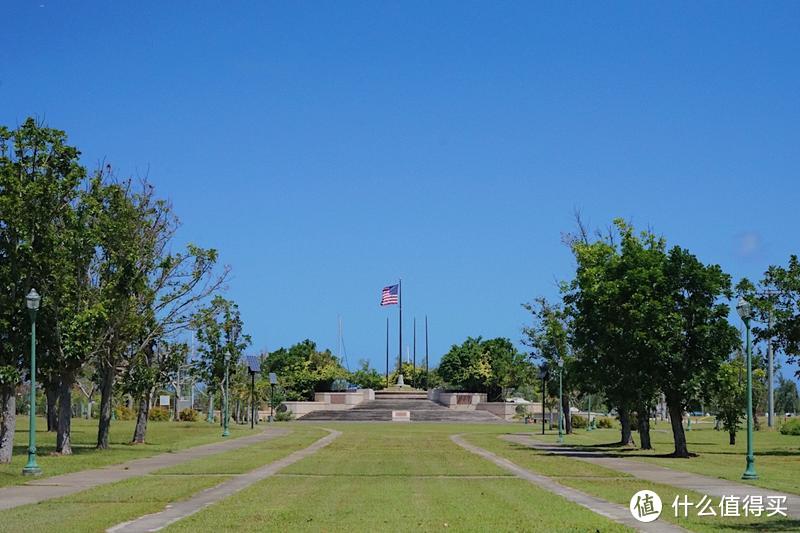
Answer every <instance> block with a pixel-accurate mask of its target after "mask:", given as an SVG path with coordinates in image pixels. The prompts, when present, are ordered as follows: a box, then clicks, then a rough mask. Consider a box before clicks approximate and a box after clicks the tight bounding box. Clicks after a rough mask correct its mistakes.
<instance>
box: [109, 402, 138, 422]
mask: <svg viewBox="0 0 800 533" xmlns="http://www.w3.org/2000/svg"><path fill="white" fill-rule="evenodd" d="M114 418H116V419H117V420H133V419H134V418H136V411H134V410H133V409H131V408H129V407H125V406H124V405H120V406H119V407H115V408H114Z"/></svg>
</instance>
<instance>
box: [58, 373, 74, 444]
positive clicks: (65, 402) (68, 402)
mask: <svg viewBox="0 0 800 533" xmlns="http://www.w3.org/2000/svg"><path fill="white" fill-rule="evenodd" d="M71 431H72V376H71V375H70V374H64V375H62V376H61V382H60V383H59V385H58V433H57V434H56V452H57V453H60V454H61V455H72V440H71V438H70V433H71Z"/></svg>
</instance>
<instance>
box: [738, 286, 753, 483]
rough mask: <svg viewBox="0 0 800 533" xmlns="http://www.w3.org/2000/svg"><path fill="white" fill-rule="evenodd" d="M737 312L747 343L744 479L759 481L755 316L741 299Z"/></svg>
mask: <svg viewBox="0 0 800 533" xmlns="http://www.w3.org/2000/svg"><path fill="white" fill-rule="evenodd" d="M736 312H737V313H739V316H740V317H741V318H742V321H743V322H744V328H745V331H746V332H747V333H746V342H747V346H746V349H747V468H745V471H744V474H742V479H758V474H756V458H755V457H754V455H753V364H752V355H751V352H750V319H751V318H752V316H753V312H752V309H751V307H750V303H749V302H748V301H747V300H745V299H744V297H739V302H738V303H737V304H736Z"/></svg>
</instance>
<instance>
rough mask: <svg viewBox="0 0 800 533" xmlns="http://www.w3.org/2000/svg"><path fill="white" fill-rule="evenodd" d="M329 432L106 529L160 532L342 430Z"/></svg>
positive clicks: (298, 457) (307, 452) (324, 443)
mask: <svg viewBox="0 0 800 533" xmlns="http://www.w3.org/2000/svg"><path fill="white" fill-rule="evenodd" d="M326 431H328V432H329V434H328V435H326V436H324V437H322V438H321V439H319V440H318V441H316V442H315V443H314V444H312V445H311V446H309V447H307V448H303V449H302V450H298V451H296V452H294V453H292V454H289V455H287V456H286V457H284V458H283V459H278V460H277V461H275V462H272V463H270V464H268V465H265V466H262V467H261V468H257V469H256V470H252V471H250V472H248V473H246V474H243V475H240V476H237V477H235V478H233V479H231V480H229V481H226V482H224V483H220V484H219V485H217V486H216V487H211V488H210V489H206V490H204V491H201V492H199V493H197V494H195V495H194V496H193V497H191V498H189V499H188V500H184V501H181V502H176V503H173V504H170V505H168V506H167V508H166V509H164V510H163V511H161V512H159V513H155V514H149V515H145V516H142V517H140V518H137V519H136V520H131V521H130V522H123V523H122V524H118V525H116V526H114V527H112V528H110V529H108V530H107V531H109V532H113V533H116V532H120V531H124V532H128V533H130V532H143V531H158V530H159V529H162V528H165V527H167V526H168V525H170V524H172V523H173V522H177V521H178V520H180V519H182V518H186V517H187V516H190V515H193V514H195V513H196V512H198V511H202V510H203V509H205V508H206V507H208V506H209V505H212V504H214V503H217V502H218V501H220V500H221V499H223V498H227V497H228V496H230V495H232V494H234V493H236V492H239V491H240V490H242V489H244V488H245V487H248V486H250V485H252V484H253V483H255V482H256V481H260V480H262V479H264V478H267V477H269V476H271V475H273V474H275V473H277V472H278V471H279V470H281V469H283V468H286V467H287V466H289V465H291V464H292V463H296V462H297V461H299V460H301V459H304V458H306V457H308V456H309V455H311V454H313V453H316V452H317V451H319V450H320V449H322V448H324V447H325V446H327V445H328V444H330V443H331V442H333V440H334V439H336V437H338V436H339V435H341V432H340V431H335V430H332V429H327V430H326Z"/></svg>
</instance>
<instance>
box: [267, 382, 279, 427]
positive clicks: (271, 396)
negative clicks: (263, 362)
mask: <svg viewBox="0 0 800 533" xmlns="http://www.w3.org/2000/svg"><path fill="white" fill-rule="evenodd" d="M277 384H278V375H277V374H276V373H275V372H270V373H269V421H270V422H274V421H275V417H274V416H273V411H272V409H273V408H274V406H275V385H277Z"/></svg>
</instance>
